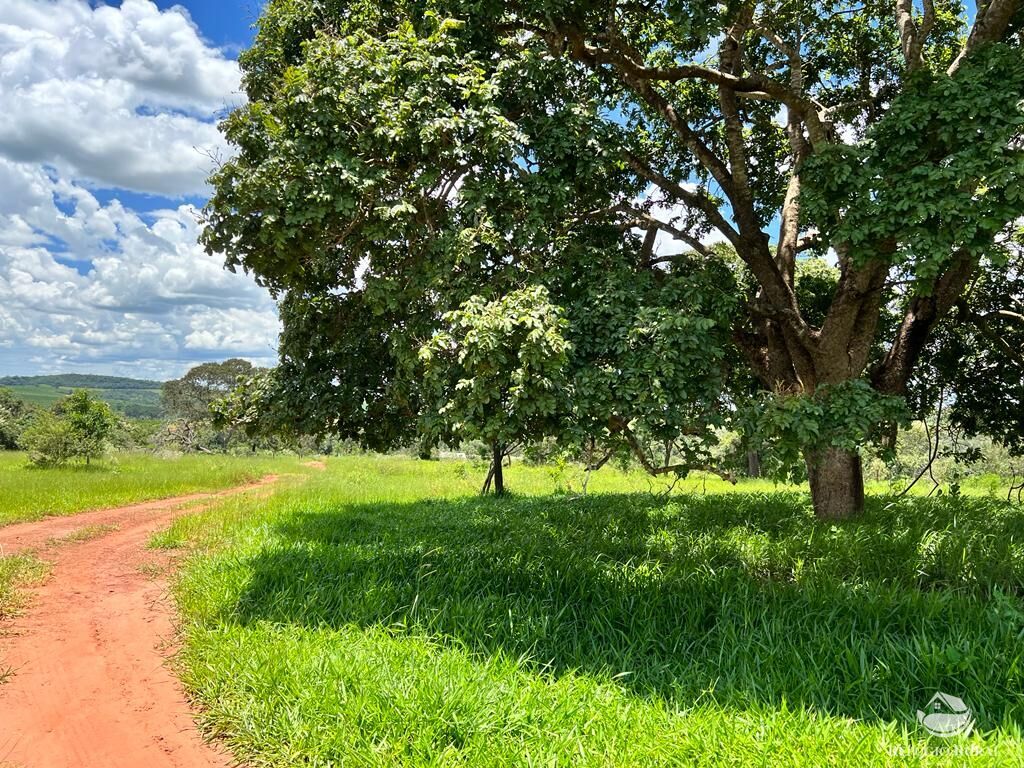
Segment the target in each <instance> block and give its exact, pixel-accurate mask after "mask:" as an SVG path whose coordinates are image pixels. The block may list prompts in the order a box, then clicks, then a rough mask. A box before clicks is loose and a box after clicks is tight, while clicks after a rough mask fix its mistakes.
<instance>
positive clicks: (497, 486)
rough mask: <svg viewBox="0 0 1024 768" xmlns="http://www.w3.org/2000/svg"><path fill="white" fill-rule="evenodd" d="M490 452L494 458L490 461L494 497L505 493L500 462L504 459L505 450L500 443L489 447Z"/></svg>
mask: <svg viewBox="0 0 1024 768" xmlns="http://www.w3.org/2000/svg"><path fill="white" fill-rule="evenodd" d="M491 450H492V455H493V457H494V458H492V459H491V462H492V465H491V466H492V469H493V470H494V495H495V496H501V495H502V494H504V493H505V476H504V474H503V471H502V464H503V461H502V460H503V459H504V458H505V448H504V447H503V446H502V445H501V443H495V444H494V445H493V446H492V447H491Z"/></svg>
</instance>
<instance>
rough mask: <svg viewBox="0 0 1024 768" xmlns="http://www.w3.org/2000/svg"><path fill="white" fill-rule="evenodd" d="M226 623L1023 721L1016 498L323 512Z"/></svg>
mask: <svg viewBox="0 0 1024 768" xmlns="http://www.w3.org/2000/svg"><path fill="white" fill-rule="evenodd" d="M276 534H277V537H276V539H274V540H272V541H270V542H268V543H267V544H266V545H265V546H263V548H262V549H261V550H260V551H258V552H257V553H255V554H254V555H253V556H252V558H251V559H250V560H249V561H248V562H247V563H246V566H247V567H248V568H249V569H251V573H252V576H251V578H250V580H249V582H248V583H247V585H246V587H245V588H244V590H243V592H242V593H241V595H240V596H239V599H238V600H237V603H236V604H234V605H232V606H231V607H230V609H229V610H228V611H227V615H224V616H222V618H224V619H227V620H231V621H238V622H242V623H249V622H256V621H269V622H273V623H286V624H299V625H303V626H310V627H339V626H344V625H352V624H354V625H358V626H362V627H370V626H385V627H388V628H389V629H390V630H391V631H393V632H398V633H403V632H405V633H413V634H418V635H423V634H426V635H429V636H431V637H432V638H434V639H435V640H437V641H438V642H441V643H450V644H453V645H457V646H461V647H465V648H467V649H468V650H470V651H471V652H472V653H474V654H478V655H480V656H485V657H486V656H492V655H494V654H498V653H502V654H505V655H506V656H511V657H513V658H520V657H521V658H523V659H524V663H525V664H527V665H528V666H529V667H530V668H531V669H533V670H534V671H535V672H537V673H539V674H547V675H559V674H563V673H565V672H568V671H579V672H582V673H586V674H593V675H597V676H600V677H604V678H612V677H614V679H615V680H616V681H617V682H618V683H619V684H620V685H623V686H625V687H626V688H628V689H629V690H631V691H632V692H633V693H635V694H636V695H641V696H649V697H657V698H660V699H662V700H663V701H665V702H666V704H667V705H668V706H670V707H673V708H686V707H689V706H692V705H693V704H694V703H695V702H699V701H714V702H715V703H717V704H719V705H722V706H733V707H744V708H745V707H752V706H759V705H760V706H771V707H779V706H783V705H784V704H785V705H787V706H800V707H805V708H809V709H811V710H814V711H817V712H820V713H823V714H828V715H838V716H846V717H852V718H857V719H864V720H875V719H879V718H881V719H885V720H905V719H908V718H912V717H913V714H914V712H915V711H916V709H917V708H919V707H921V706H923V705H924V704H925V703H926V702H927V701H928V699H929V698H930V697H931V695H932V694H933V693H934V692H935V691H937V690H946V691H949V692H952V693H955V694H958V695H962V697H963V698H965V699H967V701H968V703H969V704H970V705H971V706H972V707H973V709H974V710H975V713H976V715H977V716H978V718H979V724H980V725H982V726H985V727H994V726H997V725H1001V724H1002V725H1010V724H1016V725H1018V726H1019V725H1021V724H1024V642H1022V638H1024V602H1022V600H1021V595H1022V594H1024V510H1021V509H1020V508H1019V507H1017V508H1015V507H1010V506H1008V505H1002V504H998V503H995V502H992V501H989V500H960V501H957V502H955V503H954V502H952V501H948V500H922V499H916V500H904V501H901V502H898V503H894V502H893V501H892V500H891V499H885V498H875V499H872V500H871V502H870V506H869V509H868V511H867V513H866V514H865V516H864V517H863V518H862V519H860V520H857V521H853V522H848V523H843V524H840V525H830V524H822V523H819V522H817V521H815V520H814V518H813V516H812V515H811V514H810V512H809V510H808V508H807V503H806V499H805V497H803V496H802V495H800V494H794V493H770V494H742V493H729V494H725V495H706V496H697V495H693V496H676V497H672V498H670V499H659V498H656V497H653V496H651V495H648V494H621V495H602V496H596V497H589V498H584V499H569V498H565V497H558V496H548V497H534V498H517V497H513V498H510V499H505V500H493V499H479V498H470V499H458V500H444V501H441V500H431V501H422V502H417V503H408V504H388V503H380V504H361V505H345V504H338V505H337V506H336V507H333V508H330V509H329V510H328V511H319V512H315V513H314V512H303V513H298V514H294V515H292V516H291V517H289V518H287V519H286V520H285V521H284V522H282V523H281V524H279V525H278V527H277V529H276Z"/></svg>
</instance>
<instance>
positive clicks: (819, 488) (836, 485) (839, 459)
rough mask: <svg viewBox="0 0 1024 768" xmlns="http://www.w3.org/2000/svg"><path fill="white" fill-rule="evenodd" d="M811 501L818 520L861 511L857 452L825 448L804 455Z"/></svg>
mask: <svg viewBox="0 0 1024 768" xmlns="http://www.w3.org/2000/svg"><path fill="white" fill-rule="evenodd" d="M805 458H806V462H807V477H808V480H810V484H811V504H812V505H813V506H814V514H815V515H816V516H817V518H818V519H819V520H846V519H847V518H850V517H853V516H855V515H858V514H860V513H861V512H862V511H863V510H864V473H863V470H862V469H861V463H860V454H858V453H857V452H856V451H844V450H842V449H841V448H826V449H824V450H821V451H814V452H808V453H807V454H805Z"/></svg>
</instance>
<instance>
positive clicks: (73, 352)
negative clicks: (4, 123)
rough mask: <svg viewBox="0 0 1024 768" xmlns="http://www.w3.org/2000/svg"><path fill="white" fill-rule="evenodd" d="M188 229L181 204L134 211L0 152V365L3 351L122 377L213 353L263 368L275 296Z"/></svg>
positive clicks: (273, 330) (169, 371) (164, 370)
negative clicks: (141, 366)
mask: <svg viewBox="0 0 1024 768" xmlns="http://www.w3.org/2000/svg"><path fill="white" fill-rule="evenodd" d="M19 190H20V192H19ZM58 200H61V201H63V205H62V207H63V209H64V210H62V209H61V207H58V205H57V201H58ZM198 234H199V225H198V224H197V222H196V218H195V211H194V210H193V209H192V208H191V207H190V206H180V207H178V208H175V209H168V210H161V211H155V212H152V213H150V214H146V215H144V216H143V215H139V214H137V213H134V212H132V211H129V210H127V209H126V208H125V207H124V206H122V205H121V203H119V202H117V201H116V200H114V201H113V202H111V203H109V204H107V205H102V204H100V202H99V201H98V200H97V199H96V198H95V197H94V196H93V195H92V193H90V192H89V191H88V190H85V189H83V188H81V187H80V186H77V185H74V184H71V183H69V182H66V181H62V180H55V179H51V178H49V177H48V176H47V175H46V173H45V172H44V171H43V170H42V169H40V168H38V167H34V166H30V165H26V164H17V163H12V162H11V161H9V160H2V159H0V339H2V340H3V343H2V344H0V347H3V348H5V350H7V351H5V353H4V354H3V356H2V357H0V360H2V359H5V358H6V359H10V358H11V352H10V350H12V349H13V350H15V351H16V352H18V353H21V354H24V355H25V356H26V357H27V358H28V359H32V360H34V361H35V363H34V367H37V368H40V369H43V370H46V371H58V370H78V369H82V368H83V367H84V368H88V369H90V370H113V369H114V368H116V370H117V371H118V372H121V373H132V372H133V370H132V369H133V367H134V366H135V365H136V364H137V361H138V360H147V361H148V363H146V370H147V371H149V372H150V374H151V375H152V374H154V373H158V374H159V375H160V376H162V377H164V376H174V375H178V374H180V373H181V371H182V370H183V369H184V368H185V367H187V366H188V364H190V363H193V362H196V361H199V360H205V359H210V358H216V357H227V356H243V357H249V358H252V359H254V360H257V361H259V362H261V363H262V364H269V363H270V362H272V359H273V356H274V349H275V347H276V341H277V333H278V330H279V324H278V320H277V314H276V311H275V307H274V304H273V302H272V301H271V299H270V297H269V296H268V295H267V293H266V292H265V291H264V290H263V289H261V288H259V287H258V286H256V285H255V283H254V282H253V281H252V280H251V279H249V278H248V277H246V276H244V275H241V274H235V273H231V272H228V271H226V270H225V269H224V268H223V263H222V261H221V260H220V259H218V258H214V257H211V256H209V255H207V254H206V253H205V252H203V250H202V248H201V247H200V246H199V245H198V243H197V237H198ZM72 265H82V270H79V269H76V268H75V266H72ZM83 271H84V272H85V274H82V272H83ZM112 366H113V368H112ZM5 367H7V368H10V365H9V364H8V365H7V366H5ZM134 372H135V373H138V372H137V371H134Z"/></svg>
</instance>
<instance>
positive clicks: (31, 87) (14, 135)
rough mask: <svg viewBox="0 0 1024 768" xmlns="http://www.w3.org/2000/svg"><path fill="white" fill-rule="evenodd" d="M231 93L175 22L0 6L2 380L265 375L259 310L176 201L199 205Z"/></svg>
mask: <svg viewBox="0 0 1024 768" xmlns="http://www.w3.org/2000/svg"><path fill="white" fill-rule="evenodd" d="M238 89H239V70H238V65H237V63H236V62H234V61H232V60H230V59H229V58H227V57H226V56H225V54H224V53H223V52H222V51H221V50H219V49H217V48H215V47H213V46H211V45H209V44H208V43H207V42H206V41H204V40H203V38H202V36H201V34H200V32H199V31H198V30H197V29H196V27H195V25H194V24H193V23H192V21H191V20H190V18H189V17H188V15H187V12H186V11H185V10H184V9H182V8H180V7H174V8H171V9H169V10H166V11H161V10H159V9H158V8H157V7H156V5H154V4H153V3H152V2H149V1H148V0H124V2H123V3H122V4H121V5H120V6H119V7H113V6H107V5H96V6H95V7H94V5H93V4H92V3H90V2H89V1H88V0H0V99H2V103H3V105H4V106H3V110H2V111H0V375H4V374H14V373H34V372H44V373H49V372H61V371H87V372H96V373H113V374H120V375H130V376H139V377H150V378H168V377H171V376H177V375H180V374H181V373H183V372H184V370H186V369H187V368H188V367H190V366H191V365H194V364H196V363H198V362H202V361H205V360H210V359H223V358H225V357H229V356H232V357H234V356H240V357H247V358H249V359H251V360H253V361H254V362H256V363H258V364H261V365H269V364H273V362H274V358H275V352H274V350H275V348H276V343H277V333H278V329H279V323H278V319H277V313H276V308H275V307H274V304H273V302H272V301H271V299H270V297H269V296H268V295H267V293H266V291H265V290H263V289H261V288H259V287H258V286H256V284H255V283H254V281H253V280H252V279H251V278H248V277H246V276H244V275H240V274H233V273H230V272H227V271H226V270H225V269H224V267H223V261H222V259H219V258H215V257H211V256H209V255H207V254H206V253H204V252H203V250H202V248H201V247H200V246H199V245H198V243H197V238H198V236H199V233H200V227H199V225H198V223H197V221H196V216H195V211H194V209H192V208H191V207H190V206H188V205H182V204H180V202H179V201H180V199H181V198H182V197H187V196H194V195H200V196H201V195H205V193H206V186H205V178H206V176H207V174H208V172H209V170H210V166H211V161H210V158H209V154H211V153H212V154H217V153H222V152H223V151H224V143H223V140H222V138H221V137H220V135H219V133H218V132H217V128H216V125H215V121H216V118H217V116H218V114H219V113H220V112H221V111H222V110H223V109H224V108H225V107H226V106H229V105H231V104H235V103H239V102H240V101H241V97H240V96H239V94H238ZM101 190H106V191H101ZM120 190H128V191H131V192H141V193H145V194H149V195H156V196H159V197H161V198H165V199H166V205H165V206H164V208H163V209H161V210H150V211H145V212H140V211H138V210H133V209H132V208H131V207H130V204H131V203H132V202H133V201H135V200H138V199H139V198H136V197H135V196H133V195H131V194H128V193H126V192H121V191H120ZM121 200H124V201H127V202H128V203H129V204H128V205H126V204H125V203H122V202H121ZM138 204H142V203H138ZM158 204H159V203H158ZM147 206H148V207H152V206H151V205H149V204H147Z"/></svg>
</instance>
